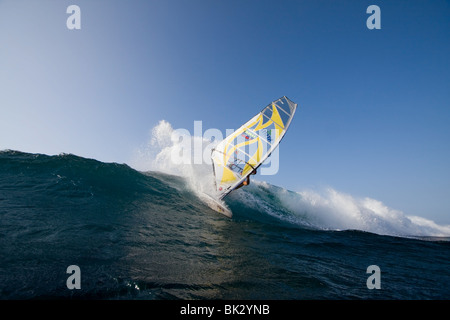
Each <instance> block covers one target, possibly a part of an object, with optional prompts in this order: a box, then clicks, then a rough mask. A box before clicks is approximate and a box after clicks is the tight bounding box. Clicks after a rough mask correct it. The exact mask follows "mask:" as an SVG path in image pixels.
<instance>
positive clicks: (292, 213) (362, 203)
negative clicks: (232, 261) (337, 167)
mask: <svg viewBox="0 0 450 320" xmlns="http://www.w3.org/2000/svg"><path fill="white" fill-rule="evenodd" d="M252 189H253V190H251V192H253V193H255V196H254V197H253V201H252V204H250V205H251V206H253V207H254V208H255V209H257V208H259V209H261V210H264V211H265V212H267V213H268V214H270V215H272V216H276V217H278V218H280V219H282V220H285V221H288V222H290V223H294V224H298V225H302V226H308V227H310V226H312V227H314V228H317V229H322V230H334V231H341V230H360V231H366V232H372V233H376V234H380V235H391V236H406V237H410V236H418V237H427V236H428V237H449V236H450V225H439V224H437V223H435V222H434V221H432V220H429V219H427V218H424V217H418V216H408V215H406V214H405V213H403V212H402V211H400V210H396V209H392V208H389V207H388V206H386V205H385V204H384V203H383V202H381V201H379V200H376V199H372V198H369V197H365V198H356V197H354V196H352V195H349V194H346V193H343V192H340V191H337V190H335V189H333V188H327V189H325V190H323V191H322V192H317V191H312V190H304V191H299V192H293V191H289V190H287V189H284V188H280V187H275V186H272V185H270V184H268V183H266V182H259V181H255V183H254V188H252ZM246 192H248V193H250V190H248V191H246ZM268 194H269V195H268ZM244 198H248V197H242V198H241V197H240V199H241V200H240V201H244ZM271 203H275V204H276V205H275V206H274V205H271ZM248 204H249V203H247V205H248Z"/></svg>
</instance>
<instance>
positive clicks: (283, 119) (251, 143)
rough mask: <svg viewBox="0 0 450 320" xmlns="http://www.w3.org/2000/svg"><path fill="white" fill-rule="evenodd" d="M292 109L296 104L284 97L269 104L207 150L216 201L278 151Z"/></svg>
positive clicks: (293, 111) (292, 115)
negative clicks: (209, 152)
mask: <svg viewBox="0 0 450 320" xmlns="http://www.w3.org/2000/svg"><path fill="white" fill-rule="evenodd" d="M296 109H297V104H296V103H294V102H293V101H291V100H289V99H288V98H287V97H286V96H284V97H282V98H280V99H278V100H275V101H272V102H271V103H270V104H269V105H267V106H266V107H265V108H264V109H263V110H262V111H261V112H259V113H258V114H256V115H255V116H254V117H253V118H251V119H250V120H249V121H247V122H246V123H245V124H244V125H242V126H241V127H240V128H239V129H237V130H235V131H234V132H233V133H232V134H230V135H229V136H227V137H226V138H225V139H224V140H222V141H221V142H220V143H219V144H218V145H217V146H216V147H215V148H214V149H212V150H211V160H212V164H213V172H214V179H215V186H216V192H217V195H218V199H219V200H222V199H223V198H225V197H226V196H227V195H228V194H230V192H232V191H233V190H235V189H236V188H237V187H238V186H240V185H241V183H242V182H243V181H244V180H245V179H247V177H248V176H249V175H250V174H252V173H253V172H254V171H255V170H256V169H257V168H258V167H259V166H260V165H261V164H262V163H263V162H264V161H265V160H266V159H267V158H268V157H269V156H270V155H271V153H272V152H273V151H274V150H275V148H277V147H278V145H279V144H280V141H281V139H283V137H284V135H285V134H286V131H287V129H288V128H289V125H290V124H291V121H292V118H293V117H294V114H295V111H296ZM216 211H217V210H216Z"/></svg>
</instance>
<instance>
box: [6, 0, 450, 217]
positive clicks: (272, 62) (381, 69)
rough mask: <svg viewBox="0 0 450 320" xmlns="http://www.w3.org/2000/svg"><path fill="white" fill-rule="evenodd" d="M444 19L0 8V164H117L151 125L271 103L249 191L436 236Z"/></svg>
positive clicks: (40, 5)
mask: <svg viewBox="0 0 450 320" xmlns="http://www.w3.org/2000/svg"><path fill="white" fill-rule="evenodd" d="M71 4H76V5H78V6H79V7H80V9H81V30H68V29H67V27H66V20H67V18H68V17H69V14H67V13H66V8H67V7H68V6H69V5H71ZM371 4H375V5H378V6H379V7H380V9H381V29H380V30H369V29H368V28H367V27H366V20H367V18H368V17H369V14H367V13H366V9H367V7H368V6H369V5H371ZM449 16H450V3H449V2H448V1H442V0H436V1H378V0H376V1H357V0H353V1H331V0H323V1H317V0H314V1H313V0H310V1H300V0H297V1H294V0H292V1H291V0H283V1H275V0H270V1H269V0H266V1H260V0H259V1H256V0H240V1H218V0H210V1H206V0H189V1H187V0H185V1H181V0H180V1H174V0H167V1H162V0H155V1H137V0H133V1H118V0H116V1H101V0H97V1H81V0H78V1H77V0H71V1H52V0H48V1H44V0H42V1H32V0H29V1H26V0H24V1H13V0H9V1H8V0H3V1H0V46H1V50H0V149H15V150H21V151H26V152H38V153H47V154H59V153H61V152H66V153H74V154H77V155H80V156H84V157H91V158H96V159H99V160H102V161H114V162H119V163H123V162H128V161H129V160H130V158H131V157H132V155H133V152H134V151H135V150H136V148H139V147H140V146H142V145H143V144H145V143H146V142H147V141H148V139H149V132H150V130H151V129H152V128H153V127H154V126H155V125H156V124H157V123H158V122H159V121H160V120H163V119H164V120H166V121H168V122H170V123H171V124H172V126H173V127H174V128H185V129H188V130H190V131H191V132H193V126H194V121H195V120H202V121H203V128H204V130H206V129H207V128H218V129H220V130H223V132H225V129H227V128H237V127H239V126H240V125H241V124H242V123H243V122H245V121H247V120H248V119H249V118H250V117H252V116H253V115H254V114H255V113H256V112H258V111H259V110H260V109H261V108H262V107H264V106H265V105H267V104H268V103H269V102H270V101H272V100H274V99H277V98H279V97H281V96H283V95H286V96H288V97H289V98H290V99H292V100H293V101H295V102H297V103H298V104H299V109H298V111H297V114H296V117H295V119H294V121H293V122H292V126H291V128H290V129H289V132H288V134H287V135H286V138H285V139H284V140H283V143H282V145H281V148H280V160H281V164H280V170H279V172H278V174H277V175H275V176H264V177H258V179H262V180H265V181H268V182H270V183H273V184H276V185H280V186H283V187H286V188H288V189H292V190H301V189H303V188H312V189H314V188H316V189H320V188H323V187H327V186H330V187H333V188H335V189H337V190H339V191H341V192H346V193H349V194H352V195H354V196H357V197H366V196H367V197H371V198H375V199H378V200H380V201H382V202H383V203H385V204H386V205H388V206H389V207H392V208H395V209H397V210H401V211H403V212H405V213H407V214H410V215H419V216H423V217H427V218H430V219H433V220H435V221H436V222H438V223H447V224H448V223H450V168H449V164H450V143H449V140H450V126H449V124H450V59H449V57H450V42H449V39H450V19H449Z"/></svg>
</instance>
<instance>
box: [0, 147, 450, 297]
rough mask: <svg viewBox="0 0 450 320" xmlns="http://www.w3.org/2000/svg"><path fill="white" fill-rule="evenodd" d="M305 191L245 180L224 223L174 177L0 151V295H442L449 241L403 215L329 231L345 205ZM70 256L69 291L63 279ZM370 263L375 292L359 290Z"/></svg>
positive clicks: (449, 282) (448, 278)
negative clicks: (74, 283)
mask: <svg viewBox="0 0 450 320" xmlns="http://www.w3.org/2000/svg"><path fill="white" fill-rule="evenodd" d="M302 197H303V198H302ZM305 197H306V195H305V194H303V195H302V194H300V193H294V192H290V191H287V190H285V189H282V188H278V187H275V186H271V185H268V184H266V183H253V184H252V185H251V186H250V187H248V188H247V189H245V190H244V189H240V190H238V191H236V192H234V193H232V194H231V195H230V196H229V197H228V198H227V199H226V203H227V205H228V206H229V207H230V209H231V210H232V211H233V218H232V219H229V218H227V217H225V216H223V215H220V214H218V213H216V212H215V211H212V210H211V209H210V208H209V207H208V206H207V205H206V204H204V203H203V202H202V201H201V200H200V199H199V198H198V196H197V195H196V193H195V192H194V191H193V190H192V188H191V187H190V186H189V183H188V182H187V181H186V179H185V178H182V177H178V176H174V175H168V174H163V173H158V172H145V173H143V172H138V171H136V170H134V169H132V168H130V167H128V166H127V165H121V164H115V163H102V162H99V161H96V160H92V159H85V158H81V157H77V156H74V155H59V156H47V155H37V154H27V153H22V152H16V151H2V152H0V298H1V299H36V298H39V299H45V298H83V299H449V298H450V289H449V287H450V271H449V270H450V261H449V257H450V242H449V241H448V239H449V238H446V237H426V235H427V231H429V230H428V229H425V227H424V228H422V229H420V227H419V226H417V225H414V224H413V223H411V222H409V225H408V221H409V220H408V219H406V218H405V217H403V216H402V215H399V216H398V217H397V218H396V219H394V220H392V219H391V220H387V219H384V220H383V221H381V222H377V221H375V220H374V219H373V215H370V214H365V215H364V214H363V217H366V220H365V221H364V223H362V222H360V221H359V220H361V219H360V218H361V216H360V217H359V218H358V219H359V220H358V219H357V220H358V221H359V222H358V221H354V222H351V221H350V222H347V223H349V225H350V226H352V225H355V226H362V227H361V228H360V230H344V229H345V228H344V229H342V228H335V229H333V228H331V227H330V225H332V221H331V222H330V221H328V220H326V217H327V216H331V217H333V219H334V220H335V219H336V215H335V214H336V212H338V216H339V215H340V214H341V213H340V212H345V210H346V207H345V206H344V207H343V208H342V207H341V208H335V207H333V206H331V207H330V206H329V207H328V209H324V208H325V206H324V205H322V206H321V207H320V206H318V205H317V201H319V200H320V199H319V200H317V199H316V201H312V202H311V201H309V202H308V203H309V205H305V201H306V200H304V198H305ZM322 200H323V199H322ZM313 204H315V206H314V205H313ZM318 208H319V209H318ZM333 208H334V209H333ZM327 210H328V211H327ZM333 219H331V220H333ZM347 219H350V218H348V217H347ZM355 219H356V218H355ZM379 220H380V219H379ZM352 223H353V224H352ZM341 224H342V223H341ZM364 226H369V229H367V228H366V227H364ZM371 228H372V229H371ZM364 230H365V231H364ZM367 230H369V231H370V230H374V231H378V230H380V232H379V233H380V234H376V233H374V232H367ZM415 231H417V232H416V234H406V233H408V232H409V233H414V232H415ZM419 231H420V232H419ZM402 232H405V234H404V235H402V234H400V233H402ZM70 265H77V266H79V268H80V271H81V273H80V284H81V289H79V290H78V289H73V290H70V289H68V287H67V285H66V281H67V279H68V277H69V276H70V274H68V273H66V270H67V267H68V266H70ZM370 265H377V266H379V268H380V270H381V271H380V281H381V283H380V284H381V289H372V290H369V289H368V288H367V285H366V281H367V279H368V277H369V276H370V274H368V273H366V270H367V267H368V266H370Z"/></svg>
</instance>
